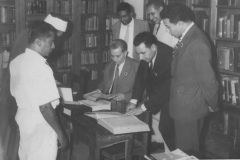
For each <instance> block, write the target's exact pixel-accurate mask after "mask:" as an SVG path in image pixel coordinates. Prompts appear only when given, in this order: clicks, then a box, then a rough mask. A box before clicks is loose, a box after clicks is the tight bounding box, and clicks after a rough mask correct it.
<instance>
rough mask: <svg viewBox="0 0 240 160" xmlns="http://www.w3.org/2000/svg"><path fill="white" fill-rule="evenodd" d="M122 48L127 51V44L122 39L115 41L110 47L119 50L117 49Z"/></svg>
mask: <svg viewBox="0 0 240 160" xmlns="http://www.w3.org/2000/svg"><path fill="white" fill-rule="evenodd" d="M119 47H120V48H121V49H122V51H123V52H124V51H127V43H126V42H125V41H124V40H122V39H115V40H113V41H112V43H111V45H110V49H117V48H119Z"/></svg>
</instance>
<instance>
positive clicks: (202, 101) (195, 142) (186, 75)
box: [161, 4, 218, 154]
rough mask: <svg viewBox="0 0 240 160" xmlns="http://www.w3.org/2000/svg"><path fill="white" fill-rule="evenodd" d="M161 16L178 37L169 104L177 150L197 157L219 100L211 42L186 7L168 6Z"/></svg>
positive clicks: (172, 66)
mask: <svg viewBox="0 0 240 160" xmlns="http://www.w3.org/2000/svg"><path fill="white" fill-rule="evenodd" d="M161 17H162V18H163V22H164V23H165V25H166V26H167V27H168V28H169V30H170V33H171V34H172V35H173V36H175V37H177V38H179V43H178V44H177V45H176V48H175V49H174V52H173V54H174V57H173V61H172V65H171V74H172V79H171V88H170V105H169V108H170V116H171V117H172V118H173V119H174V125H175V131H176V133H175V135H176V147H177V148H180V149H181V150H183V151H185V152H187V153H190V154H198V153H199V143H200V141H199V140H200V134H201V130H202V127H203V121H204V118H205V117H206V115H207V114H208V113H209V111H213V110H214V109H215V108H216V106H217V100H218V82H217V80H216V76H215V74H214V71H213V68H212V57H211V47H210V43H209V40H208V39H207V37H206V36H205V34H204V33H203V32H202V31H201V30H200V29H199V28H198V27H197V25H196V24H195V23H194V13H193V12H192V11H191V9H190V8H188V7H186V6H185V5H182V4H172V5H169V6H168V7H166V8H165V9H164V10H163V11H162V12H161Z"/></svg>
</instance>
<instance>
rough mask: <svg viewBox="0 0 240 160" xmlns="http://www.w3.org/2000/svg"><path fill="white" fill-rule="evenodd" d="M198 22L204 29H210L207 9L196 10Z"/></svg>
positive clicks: (206, 30)
mask: <svg viewBox="0 0 240 160" xmlns="http://www.w3.org/2000/svg"><path fill="white" fill-rule="evenodd" d="M194 13H195V17H196V22H197V24H198V25H199V26H200V28H202V30H203V31H205V32H208V31H209V16H208V15H207V13H206V12H205V11H194Z"/></svg>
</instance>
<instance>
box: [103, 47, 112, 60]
mask: <svg viewBox="0 0 240 160" xmlns="http://www.w3.org/2000/svg"><path fill="white" fill-rule="evenodd" d="M110 60H111V55H110V52H109V50H108V49H107V50H104V51H103V54H102V61H103V63H106V62H109V61H110Z"/></svg>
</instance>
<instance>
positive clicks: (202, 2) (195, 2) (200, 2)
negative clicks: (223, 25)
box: [192, 0, 210, 6]
mask: <svg viewBox="0 0 240 160" xmlns="http://www.w3.org/2000/svg"><path fill="white" fill-rule="evenodd" d="M192 4H193V5H200V6H210V5H209V1H206V0H192Z"/></svg>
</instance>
